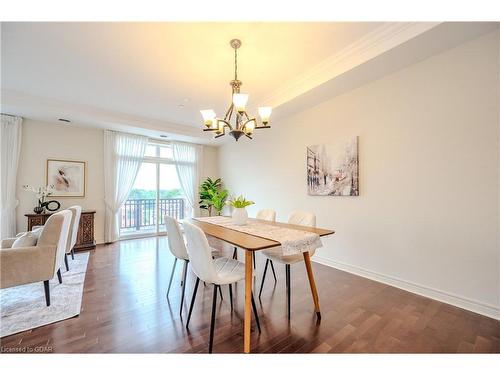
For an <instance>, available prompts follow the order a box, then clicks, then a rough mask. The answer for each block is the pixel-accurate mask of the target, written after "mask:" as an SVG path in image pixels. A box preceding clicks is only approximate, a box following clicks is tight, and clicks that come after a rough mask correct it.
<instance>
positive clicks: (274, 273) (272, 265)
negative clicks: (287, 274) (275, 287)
mask: <svg viewBox="0 0 500 375" xmlns="http://www.w3.org/2000/svg"><path fill="white" fill-rule="evenodd" d="M269 262H270V263H271V271H273V276H274V283H275V284H276V282H277V281H278V279H277V278H276V272H274V264H273V261H272V260H269Z"/></svg>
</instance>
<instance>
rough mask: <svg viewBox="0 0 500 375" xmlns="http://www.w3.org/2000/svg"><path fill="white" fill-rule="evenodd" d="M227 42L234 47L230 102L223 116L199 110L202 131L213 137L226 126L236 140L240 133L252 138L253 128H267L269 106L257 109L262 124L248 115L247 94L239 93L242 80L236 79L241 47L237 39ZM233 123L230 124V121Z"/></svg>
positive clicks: (224, 129)
mask: <svg viewBox="0 0 500 375" xmlns="http://www.w3.org/2000/svg"><path fill="white" fill-rule="evenodd" d="M229 44H230V45H231V47H232V48H233V49H234V79H233V80H232V81H231V82H229V84H230V85H231V88H232V99H233V100H232V103H231V105H230V106H229V109H228V110H227V111H226V114H225V115H224V118H223V119H222V118H217V116H216V114H215V112H214V111H213V110H212V109H204V110H201V111H200V112H201V115H202V116H203V124H204V125H205V128H204V129H203V131H213V132H215V134H216V135H215V138H219V137H222V136H223V135H225V134H226V128H228V129H229V134H230V135H232V136H233V137H234V139H235V140H236V141H237V140H238V139H239V138H240V137H241V136H242V135H245V136H246V137H248V138H250V139H252V134H253V131H254V130H255V129H268V128H270V127H271V126H269V125H268V123H269V117H270V116H271V111H272V108H271V107H260V108H259V109H258V112H259V116H260V119H261V121H262V125H260V126H259V125H257V120H256V119H255V118H251V117H250V116H248V114H247V112H246V110H245V108H246V104H247V101H248V94H242V93H240V87H241V85H242V82H241V81H240V80H238V48H240V47H241V41H240V40H239V39H232V40H231V41H230V42H229ZM233 115H234V116H233ZM232 120H234V123H233V124H232V125H231V121H232Z"/></svg>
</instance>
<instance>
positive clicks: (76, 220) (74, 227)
mask: <svg viewBox="0 0 500 375" xmlns="http://www.w3.org/2000/svg"><path fill="white" fill-rule="evenodd" d="M68 210H70V211H71V212H72V214H73V215H72V216H71V223H70V226H69V235H68V244H67V246H66V253H65V254H64V264H65V265H66V271H69V264H68V254H71V259H75V251H74V247H75V244H76V238H77V237H78V226H79V225H80V216H81V215H82V207H81V206H71V207H68Z"/></svg>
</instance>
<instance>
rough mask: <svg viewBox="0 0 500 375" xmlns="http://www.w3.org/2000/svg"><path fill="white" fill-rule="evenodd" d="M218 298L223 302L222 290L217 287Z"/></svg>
mask: <svg viewBox="0 0 500 375" xmlns="http://www.w3.org/2000/svg"><path fill="white" fill-rule="evenodd" d="M219 296H220V300H221V301H224V297H222V288H221V287H220V286H219Z"/></svg>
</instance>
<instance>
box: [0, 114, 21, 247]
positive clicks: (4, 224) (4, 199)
mask: <svg viewBox="0 0 500 375" xmlns="http://www.w3.org/2000/svg"><path fill="white" fill-rule="evenodd" d="M22 122H23V119H22V118H21V117H17V116H9V115H1V119H0V146H1V147H0V238H5V237H14V236H15V235H16V207H17V205H18V203H19V201H18V200H17V197H16V185H17V181H16V179H17V166H18V163H19V153H20V152H21V131H22Z"/></svg>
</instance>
